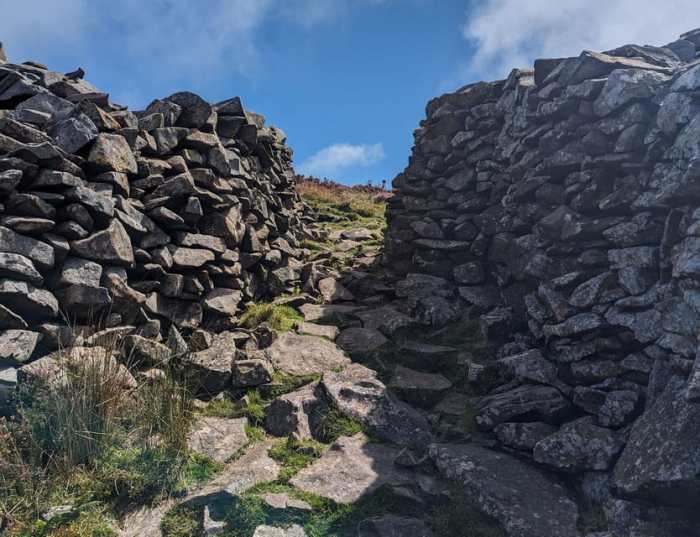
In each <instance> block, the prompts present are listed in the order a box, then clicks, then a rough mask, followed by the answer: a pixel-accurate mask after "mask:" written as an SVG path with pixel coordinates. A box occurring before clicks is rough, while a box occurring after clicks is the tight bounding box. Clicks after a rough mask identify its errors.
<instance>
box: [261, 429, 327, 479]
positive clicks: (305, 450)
mask: <svg viewBox="0 0 700 537" xmlns="http://www.w3.org/2000/svg"><path fill="white" fill-rule="evenodd" d="M324 451H325V446H324V445H323V444H321V443H320V442H316V441H315V440H296V439H294V438H291V437H289V438H287V440H284V441H282V442H280V443H279V444H277V445H276V446H273V447H272V448H270V451H269V455H270V457H272V458H273V459H274V460H276V461H277V462H279V463H281V465H282V470H281V472H280V476H279V481H280V482H286V481H289V479H291V478H292V477H293V476H294V475H296V474H297V473H298V472H299V471H300V470H302V469H303V468H306V467H307V466H308V465H309V464H311V463H312V462H313V461H314V460H316V459H317V458H319V457H320V456H321V455H322V454H323V452H324Z"/></svg>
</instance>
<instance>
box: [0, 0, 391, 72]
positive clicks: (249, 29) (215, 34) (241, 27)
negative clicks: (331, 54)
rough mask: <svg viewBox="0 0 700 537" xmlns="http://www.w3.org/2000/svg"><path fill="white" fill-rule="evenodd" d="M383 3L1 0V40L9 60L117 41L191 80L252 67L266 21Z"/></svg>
mask: <svg viewBox="0 0 700 537" xmlns="http://www.w3.org/2000/svg"><path fill="white" fill-rule="evenodd" d="M386 1H388V0H207V1H206V2H193V1H191V0H147V1H144V0H110V1H109V2H105V1H102V2H100V1H97V2H91V1H90V0H60V1H56V0H23V1H22V2H16V1H13V0H0V13H2V17H1V18H0V40H2V41H4V42H5V47H6V50H7V53H8V56H9V58H10V60H13V61H14V60H16V61H23V60H25V59H27V58H33V59H36V60H38V61H42V60H45V59H46V58H47V56H48V55H49V53H57V54H61V55H62V56H69V57H71V58H72V59H73V61H76V62H79V61H80V58H81V57H82V58H85V57H86V56H87V55H88V54H90V53H94V52H95V50H103V49H104V48H109V47H114V48H118V47H122V48H124V49H125V50H126V52H127V54H126V56H127V57H126V58H122V59H126V60H132V62H133V65H134V66H135V67H137V68H139V69H144V70H151V71H157V72H161V73H162V72H165V73H167V74H168V76H169V77H171V78H174V79H180V80H183V79H184V80H188V79H189V80H192V79H197V78H201V77H202V76H210V75H211V73H212V72H215V70H216V69H222V68H223V69H229V70H231V69H233V70H238V71H240V72H245V73H250V72H251V71H252V70H254V69H255V68H256V67H257V66H258V65H259V62H258V61H257V60H258V57H257V46H258V45H259V42H258V35H257V33H258V31H259V30H260V28H261V27H262V26H263V25H264V24H265V23H267V22H269V21H271V20H277V21H280V20H281V21H282V22H283V23H284V24H290V25H297V26H301V27H304V28H312V27H314V26H316V25H319V24H326V23H329V22H332V21H335V20H337V19H338V18H339V17H341V16H342V15H343V14H344V13H346V12H347V10H348V9H352V8H353V7H356V6H360V5H370V6H379V5H381V4H384V3H386ZM122 56H124V55H122ZM109 59H110V58H109V57H106V58H104V61H109Z"/></svg>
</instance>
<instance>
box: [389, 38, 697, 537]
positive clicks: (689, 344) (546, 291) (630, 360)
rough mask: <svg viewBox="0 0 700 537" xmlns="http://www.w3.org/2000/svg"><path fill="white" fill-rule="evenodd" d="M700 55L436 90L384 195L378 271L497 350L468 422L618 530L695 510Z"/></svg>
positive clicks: (630, 52)
mask: <svg viewBox="0 0 700 537" xmlns="http://www.w3.org/2000/svg"><path fill="white" fill-rule="evenodd" d="M699 51H700V31H694V32H689V33H688V34H685V35H684V36H682V38H681V39H680V40H678V41H676V42H673V43H670V44H669V45H666V46H664V47H651V46H637V45H627V46H623V47H620V48H618V49H615V50H611V51H607V52H605V53H602V54H598V53H594V52H588V51H586V52H583V53H582V54H581V55H580V56H579V57H575V58H563V59H546V60H538V61H537V62H535V66H534V70H514V71H513V72H512V73H511V74H510V75H509V77H508V78H507V79H506V80H501V81H497V82H492V83H478V84H474V85H470V86H466V87H464V88H462V89H460V90H458V91H457V92H455V93H451V94H446V95H443V96H441V97H439V98H437V99H435V100H433V101H431V102H430V103H429V104H428V106H427V118H426V119H425V120H424V121H423V122H422V123H421V125H420V128H419V129H418V130H416V132H415V147H414V148H413V152H412V155H411V157H410V162H409V165H408V167H407V168H406V169H405V171H404V172H403V173H401V174H400V175H399V176H398V177H396V179H395V180H394V187H395V190H396V193H397V194H396V195H395V196H394V197H393V198H392V199H391V200H390V201H389V210H388V222H389V229H388V236H387V243H386V244H387V255H386V261H387V263H386V264H387V267H388V268H391V269H392V270H393V271H395V272H396V273H398V274H399V275H408V276H409V279H416V278H417V276H415V274H425V275H429V276H433V277H437V278H441V279H444V280H446V281H448V282H449V283H450V284H451V285H452V287H453V289H454V297H455V298H456V297H459V300H460V302H461V305H462V309H463V311H469V312H471V314H473V315H474V316H475V317H476V318H478V322H479V328H480V331H481V333H482V335H483V336H484V337H485V338H486V339H487V340H488V341H489V343H491V344H492V348H493V353H492V358H491V359H490V360H489V361H486V362H485V363H475V362H473V363H471V364H470V367H469V378H470V381H471V382H472V386H473V387H475V389H477V390H478V391H480V392H481V393H484V394H485V395H484V396H483V397H479V398H477V399H476V400H475V401H476V402H475V404H476V406H477V411H478V414H477V417H476V422H477V424H478V426H479V427H480V428H481V429H483V430H484V431H489V432H492V433H493V434H494V436H495V438H496V439H497V442H498V445H499V446H500V448H501V449H506V450H510V451H512V452H514V453H517V454H518V455H519V456H522V457H525V458H527V459H529V460H531V461H532V462H533V463H535V464H537V465H540V466H545V467H547V468H549V469H552V470H555V471H557V472H560V473H562V474H567V475H570V476H573V477H571V479H572V480H573V481H572V482H573V483H575V486H576V487H578V488H579V490H580V492H581V494H582V495H583V496H584V497H586V498H587V499H588V500H590V501H593V502H594V503H595V502H598V503H599V504H600V505H603V506H604V509H605V514H606V515H607V517H608V519H609V520H611V521H612V526H611V527H619V528H622V529H620V532H621V533H620V534H621V535H629V533H625V531H629V528H630V527H631V526H629V523H630V522H629V521H630V520H635V521H639V520H640V518H644V515H641V514H639V512H638V511H639V510H640V509H642V507H640V506H644V509H647V508H648V509H651V510H654V509H660V508H663V507H669V508H673V509H675V508H681V510H682V509H684V508H687V507H688V506H697V505H698V504H699V503H700V495H698V491H700V457H699V456H698V453H700V435H698V434H697V431H698V430H700V429H699V428H698V427H699V426H700V403H699V402H700V363H699V362H700V360H696V349H697V332H698V320H699V317H698V315H699V314H700V292H699V291H700V210H699V208H700V53H699ZM640 416H641V417H640ZM691 431H694V432H691ZM611 494H612V496H611ZM627 500H633V501H634V503H630V502H628V501H627ZM676 515H678V513H677V512H676ZM649 516H650V517H651V518H652V519H654V517H657V518H656V520H661V519H660V518H659V517H660V516H661V515H658V513H657V514H654V515H649ZM664 516H665V517H667V518H670V519H674V516H675V515H673V516H672V515H664ZM687 516H689V515H688V513H687V512H686V513H685V514H684V515H678V517H677V518H679V519H684V518H685V517H687ZM626 524H627V525H626ZM668 527H669V528H675V529H671V530H668V531H671V533H670V534H673V535H686V534H685V533H681V530H680V529H678V528H676V527H675V526H673V523H672V522H669V526H668ZM684 527H685V526H684ZM650 531H651V530H650ZM654 531H656V530H654ZM674 531H675V532H677V533H673V532H674ZM652 533H653V532H652ZM641 534H643V535H647V533H640V535H641ZM653 534H654V535H661V533H658V534H657V533H653ZM606 535H607V534H606Z"/></svg>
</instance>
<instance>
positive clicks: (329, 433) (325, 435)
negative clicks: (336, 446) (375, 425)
mask: <svg viewBox="0 0 700 537" xmlns="http://www.w3.org/2000/svg"><path fill="white" fill-rule="evenodd" d="M357 433H369V431H368V430H367V428H366V427H364V426H363V425H362V424H361V423H360V422H358V421H356V420H354V419H352V418H350V417H348V416H346V415H345V414H343V413H342V412H341V411H340V409H339V408H338V407H337V406H335V405H333V404H328V405H327V406H326V407H325V408H323V409H322V410H320V413H319V416H318V437H319V439H320V440H321V441H322V442H325V443H327V444H330V443H331V442H335V441H336V440H337V439H338V438H340V437H341V436H353V435H355V434H357Z"/></svg>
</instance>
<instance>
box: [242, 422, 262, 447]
mask: <svg viewBox="0 0 700 537" xmlns="http://www.w3.org/2000/svg"><path fill="white" fill-rule="evenodd" d="M245 434H246V436H247V437H248V442H249V443H257V442H262V441H263V440H265V437H266V434H265V429H263V428H262V427H253V426H252V425H246V426H245Z"/></svg>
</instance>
